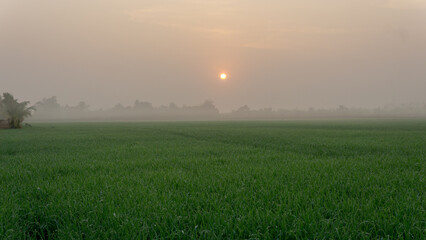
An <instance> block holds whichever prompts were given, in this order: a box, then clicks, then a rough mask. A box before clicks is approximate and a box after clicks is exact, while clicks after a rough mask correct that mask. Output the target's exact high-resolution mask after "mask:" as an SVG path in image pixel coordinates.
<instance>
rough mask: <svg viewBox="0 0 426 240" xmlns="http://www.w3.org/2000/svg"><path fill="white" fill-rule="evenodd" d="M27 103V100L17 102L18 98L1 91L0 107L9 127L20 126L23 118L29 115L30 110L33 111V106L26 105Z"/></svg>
mask: <svg viewBox="0 0 426 240" xmlns="http://www.w3.org/2000/svg"><path fill="white" fill-rule="evenodd" d="M29 104H30V102H28V101H24V102H21V103H20V102H18V99H15V98H14V97H13V95H12V94H10V93H3V99H2V100H1V103H0V109H1V112H2V113H3V115H5V116H6V118H7V121H8V123H9V125H10V127H11V128H21V127H22V122H23V121H24V119H25V118H27V117H29V116H31V111H34V110H35V107H28V105H29Z"/></svg>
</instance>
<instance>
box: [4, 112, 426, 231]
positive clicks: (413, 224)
mask: <svg viewBox="0 0 426 240" xmlns="http://www.w3.org/2000/svg"><path fill="white" fill-rule="evenodd" d="M425 167H426V121H425V120H357V121H354V120H345V121H276V122H275V121H271V122H250V121H246V122H220V121H219V122H141V123H37V124H36V123H34V124H32V127H26V128H24V129H20V130H12V129H8V130H0V239H425V236H426V213H425V206H426V202H425V193H426V182H425V173H426V172H425Z"/></svg>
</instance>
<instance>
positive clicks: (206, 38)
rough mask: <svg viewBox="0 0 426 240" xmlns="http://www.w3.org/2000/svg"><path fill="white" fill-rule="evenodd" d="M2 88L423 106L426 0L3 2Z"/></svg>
mask: <svg viewBox="0 0 426 240" xmlns="http://www.w3.org/2000/svg"><path fill="white" fill-rule="evenodd" d="M221 72H226V73H228V75H229V78H228V79H227V81H221V80H220V79H219V74H220V73H221ZM5 91H8V92H11V93H14V94H15V96H16V97H18V98H20V99H21V100H30V101H32V102H33V103H34V102H35V101H37V100H40V99H42V98H43V97H49V96H52V95H56V96H58V98H59V101H60V103H61V104H71V105H74V104H77V103H78V101H80V100H84V101H86V102H87V103H89V104H90V105H91V106H92V108H100V107H102V108H107V107H111V106H113V105H114V104H116V103H119V102H120V103H122V104H125V105H128V104H133V102H134V101H135V100H136V99H139V100H147V101H151V102H153V103H154V105H157V106H158V105H160V104H165V105H167V104H168V103H170V102H175V103H176V104H178V105H182V104H187V105H194V104H197V103H201V102H203V101H204V100H205V99H211V100H213V101H214V102H215V104H216V105H217V106H218V107H219V108H220V109H221V110H222V111H228V110H230V109H235V108H237V107H239V106H241V105H243V104H248V105H249V106H251V107H252V108H258V107H273V108H295V107H298V108H308V107H316V108H318V107H326V108H328V107H336V106H338V105H340V104H343V105H346V106H354V107H375V106H380V105H384V104H387V103H392V102H393V103H400V102H410V101H415V102H423V101H424V102H426V0H321V1H319V0H264V1H259V0H180V1H177V0H175V1H162V0H145V1H143V0H114V1H113V0H72V1H71V0H39V1H34V0H0V92H5Z"/></svg>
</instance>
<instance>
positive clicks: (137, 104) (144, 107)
mask: <svg viewBox="0 0 426 240" xmlns="http://www.w3.org/2000/svg"><path fill="white" fill-rule="evenodd" d="M133 108H134V109H137V110H147V109H153V106H152V103H150V102H141V101H139V100H136V101H135V104H134V105H133Z"/></svg>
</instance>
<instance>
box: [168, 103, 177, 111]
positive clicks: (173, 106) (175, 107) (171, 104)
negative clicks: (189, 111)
mask: <svg viewBox="0 0 426 240" xmlns="http://www.w3.org/2000/svg"><path fill="white" fill-rule="evenodd" d="M169 108H170V109H178V108H179V107H178V106H177V105H176V104H175V103H174V102H172V103H170V104H169Z"/></svg>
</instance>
